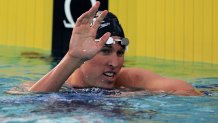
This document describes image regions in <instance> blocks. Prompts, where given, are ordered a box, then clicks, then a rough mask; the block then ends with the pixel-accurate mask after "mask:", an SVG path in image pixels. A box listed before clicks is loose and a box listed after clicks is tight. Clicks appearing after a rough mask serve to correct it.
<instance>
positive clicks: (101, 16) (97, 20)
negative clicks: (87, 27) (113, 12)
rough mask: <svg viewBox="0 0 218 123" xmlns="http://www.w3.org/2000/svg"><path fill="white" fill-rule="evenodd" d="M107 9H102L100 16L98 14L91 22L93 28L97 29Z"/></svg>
mask: <svg viewBox="0 0 218 123" xmlns="http://www.w3.org/2000/svg"><path fill="white" fill-rule="evenodd" d="M107 13H108V11H107V10H104V11H103V12H102V13H101V15H100V16H98V17H97V18H96V20H95V22H94V24H93V26H92V27H93V28H94V29H95V30H96V31H97V30H98V27H99V26H100V24H101V22H102V21H103V19H104V18H105V16H106V15H107Z"/></svg>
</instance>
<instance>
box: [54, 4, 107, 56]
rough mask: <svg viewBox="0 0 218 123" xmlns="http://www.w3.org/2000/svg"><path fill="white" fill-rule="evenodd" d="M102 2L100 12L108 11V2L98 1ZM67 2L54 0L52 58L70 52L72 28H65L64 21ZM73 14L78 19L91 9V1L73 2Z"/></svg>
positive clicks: (71, 5)
mask: <svg viewBox="0 0 218 123" xmlns="http://www.w3.org/2000/svg"><path fill="white" fill-rule="evenodd" d="M97 1H100V2H101V6H100V8H99V10H105V9H108V0H97ZM64 3H65V0H54V5H53V7H54V9H53V29H52V30H53V32H52V56H54V57H63V56H64V55H65V54H66V52H67V51H68V45H69V41H70V36H71V33H72V28H65V26H64V23H63V20H66V21H67V18H66V15H65V11H64ZM70 7H71V14H72V17H73V19H74V22H76V19H77V18H78V17H79V16H80V15H81V14H82V13H84V12H85V11H87V10H89V8H90V7H91V2H90V0H71V4H70Z"/></svg>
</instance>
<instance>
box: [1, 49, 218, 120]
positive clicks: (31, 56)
mask: <svg viewBox="0 0 218 123" xmlns="http://www.w3.org/2000/svg"><path fill="white" fill-rule="evenodd" d="M49 54H50V53H49V52H47V51H41V50H39V49H28V48H15V47H1V46H0V121H1V122H64V123H66V122H100V123H101V122H102V123H103V122H104V123H111V122H121V123H122V122H175V123H177V122H178V123H181V122H194V123H195V122H198V123H204V122H215V121H217V120H218V115H217V114H218V85H217V82H218V75H217V74H218V65H212V64H206V63H189V62H176V61H166V60H160V59H153V58H141V57H127V58H126V63H125V66H126V67H141V68H145V69H149V70H151V71H154V72H157V73H159V74H161V75H164V76H169V77H175V78H180V79H185V80H187V81H188V82H189V83H191V84H193V85H194V86H195V87H197V88H198V89H199V90H201V91H204V92H205V93H207V94H208V96H201V97H183V96H174V95H167V94H164V93H159V94H157V93H149V92H146V91H142V90H131V89H130V90H122V89H121V90H120V89H119V90H117V89H112V90H105V89H99V88H88V89H69V88H65V87H63V88H62V90H61V91H60V92H58V93H25V94H21V95H11V94H7V93H6V91H8V90H10V89H11V88H13V87H15V88H13V89H14V90H13V91H17V90H18V91H23V92H25V90H26V88H22V87H28V84H27V83H26V82H27V81H31V82H35V81H37V80H38V79H39V78H41V77H42V76H43V75H44V74H45V73H47V72H48V71H49V70H51V69H52V68H53V67H54V66H55V65H56V64H57V62H58V60H57V59H54V58H51V57H50V56H49ZM22 84H23V85H25V84H27V85H25V86H22Z"/></svg>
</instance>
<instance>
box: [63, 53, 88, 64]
mask: <svg viewBox="0 0 218 123" xmlns="http://www.w3.org/2000/svg"><path fill="white" fill-rule="evenodd" d="M65 57H66V58H67V59H68V60H70V61H73V62H77V63H81V64H83V63H84V62H85V61H87V60H88V59H85V58H81V57H78V56H75V55H72V54H70V53H69V52H67V54H66V55H65Z"/></svg>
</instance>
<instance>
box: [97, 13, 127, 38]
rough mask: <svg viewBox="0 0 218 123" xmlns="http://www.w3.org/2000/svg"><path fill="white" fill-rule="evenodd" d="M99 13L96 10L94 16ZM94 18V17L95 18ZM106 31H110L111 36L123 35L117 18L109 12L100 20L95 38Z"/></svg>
mask: <svg viewBox="0 0 218 123" xmlns="http://www.w3.org/2000/svg"><path fill="white" fill-rule="evenodd" d="M100 14H101V12H98V13H97V14H96V16H95V18H96V17H98V16H99V15H100ZM95 18H94V19H95ZM106 32H110V33H111V36H119V37H123V38H124V37H125V35H124V32H123V29H122V27H121V25H120V23H119V21H118V19H117V17H116V16H115V15H114V14H113V13H111V12H108V14H107V15H106V17H105V18H104V20H103V21H102V22H101V25H100V26H99V28H98V31H97V35H96V39H99V38H101V36H103V35H104V34H105V33H106Z"/></svg>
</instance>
